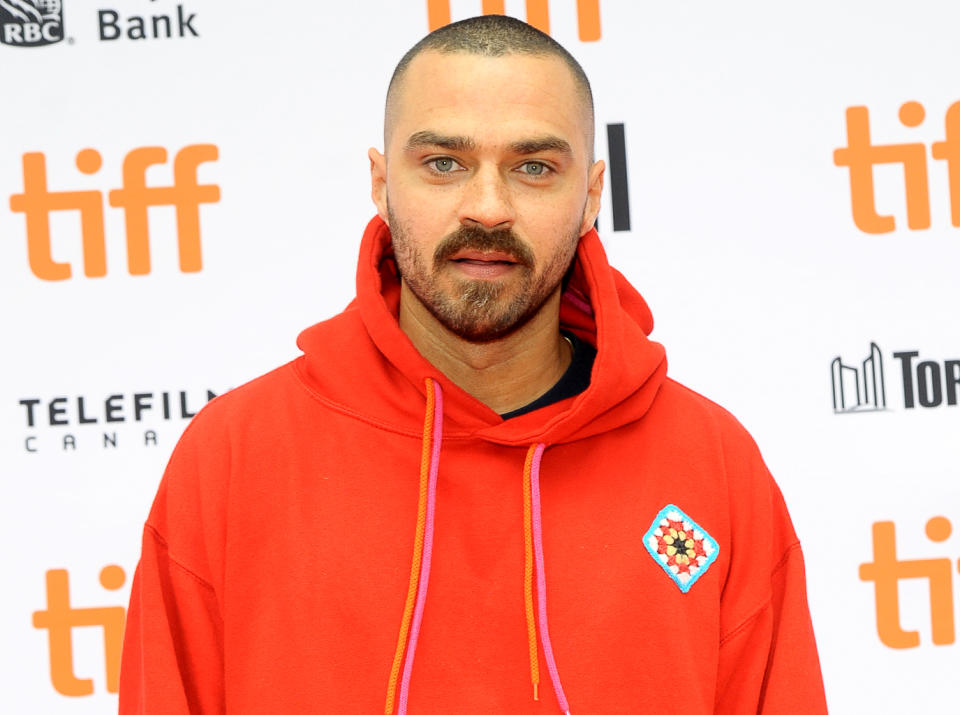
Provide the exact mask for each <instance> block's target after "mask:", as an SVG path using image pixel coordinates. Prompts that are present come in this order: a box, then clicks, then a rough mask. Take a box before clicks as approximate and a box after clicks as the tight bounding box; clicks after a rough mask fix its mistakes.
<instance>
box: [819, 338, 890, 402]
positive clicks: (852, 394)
mask: <svg viewBox="0 0 960 715" xmlns="http://www.w3.org/2000/svg"><path fill="white" fill-rule="evenodd" d="M830 376H831V379H832V383H833V411H834V412H835V413H837V414H840V413H845V412H877V411H879V410H885V409H887V391H886V388H885V387H884V381H883V355H881V353H880V348H879V347H878V346H877V344H876V343H874V342H871V343H870V354H869V355H868V356H867V357H866V358H865V359H864V361H863V362H862V363H860V365H859V367H852V366H850V365H844V363H843V360H842V359H841V358H840V356H839V355H838V356H837V357H835V358H834V359H833V361H832V362H831V363H830Z"/></svg>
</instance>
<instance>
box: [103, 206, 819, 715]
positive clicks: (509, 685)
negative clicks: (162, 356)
mask: <svg viewBox="0 0 960 715" xmlns="http://www.w3.org/2000/svg"><path fill="white" fill-rule="evenodd" d="M571 290H573V291H575V292H576V295H577V296H579V298H580V299H579V300H577V299H574V300H566V301H563V307H562V314H561V320H562V322H563V323H564V324H565V325H567V326H568V327H570V328H571V329H573V330H575V331H576V332H577V334H578V335H580V336H581V337H583V338H584V339H587V340H590V341H592V342H594V343H595V344H596V345H597V348H598V354H597V359H596V362H595V364H594V369H593V374H592V381H591V385H590V387H589V389H587V390H586V391H585V392H583V393H582V394H580V395H578V396H577V397H573V398H570V399H568V400H564V401H562V402H560V403H557V404H555V405H551V406H549V407H546V408H543V409H541V410H536V411H534V412H532V413H529V414H526V415H523V416H520V417H517V418H514V419H511V420H508V421H506V422H504V421H503V420H501V419H500V418H499V417H498V416H497V415H496V414H495V413H494V412H493V411H492V410H490V409H489V408H487V407H486V406H484V405H482V404H481V403H479V402H477V401H476V400H475V399H474V398H472V397H470V396H469V395H467V394H466V393H465V392H463V391H462V390H460V389H459V388H458V387H456V386H455V385H453V384H452V383H450V382H449V381H448V380H447V379H446V377H444V376H443V375H442V374H440V373H439V372H438V371H437V370H436V369H435V368H434V367H433V366H432V365H430V364H429V363H427V362H426V361H425V360H424V359H423V358H422V357H421V356H420V355H419V354H418V353H417V352H416V350H415V349H414V348H413V346H412V344H411V343H410V342H409V340H407V338H406V336H405V335H404V334H403V333H402V332H401V331H400V330H399V327H398V325H397V322H396V310H397V301H398V296H399V291H398V289H397V278H396V273H395V270H394V268H393V266H392V261H391V259H390V258H389V233H388V231H387V230H386V227H385V226H384V225H383V223H382V222H381V221H379V219H374V220H373V221H372V222H371V224H370V226H369V227H368V229H367V232H366V234H365V235H364V239H363V243H362V246H361V256H360V265H359V270H358V289H357V299H356V300H355V301H354V302H353V303H352V304H351V306H350V307H348V309H347V310H346V311H344V312H343V313H341V314H340V315H338V316H335V317H334V318H331V319H330V320H327V321H325V322H323V323H320V324H318V325H315V326H313V327H312V328H309V329H308V330H306V331H304V332H303V333H302V334H301V336H300V339H299V341H298V344H299V345H300V347H301V348H302V349H303V351H304V355H303V356H301V357H299V358H297V359H296V360H294V361H293V362H291V363H289V364H287V365H285V366H283V367H281V368H279V369H277V370H275V371H273V372H271V373H269V374H267V375H265V376H263V377H261V378H258V379H257V380H254V381H253V382H251V383H248V384H247V385H244V386H243V387H241V388H239V389H237V390H234V391H232V392H230V393H228V394H226V395H224V396H222V397H219V398H217V399H215V400H214V401H213V402H212V403H210V404H209V405H208V406H207V407H206V408H205V409H204V410H203V411H202V412H201V413H200V414H199V415H198V416H197V417H196V418H195V419H194V421H193V422H192V423H191V425H190V426H189V427H188V429H187V430H186V432H185V433H184V436H183V438H182V439H181V441H180V444H179V445H178V446H177V448H176V450H175V452H174V454H173V457H172V458H171V461H170V464H169V466H168V468H167V471H166V473H165V475H164V477H163V481H162V483H161V485H160V489H159V492H158V494H157V497H156V500H155V502H154V505H153V508H152V510H151V512H150V516H149V518H148V520H147V527H146V529H145V531H144V547H143V556H142V558H141V561H140V565H139V567H138V569H137V574H136V577H135V580H134V585H133V594H132V597H131V604H130V611H129V613H128V618H127V623H128V627H127V633H126V638H125V643H124V651H123V662H122V668H121V683H120V713H121V714H123V715H129V714H132V713H163V714H164V715H180V714H186V713H204V714H206V713H221V712H230V713H301V712H329V713H361V712H362V713H375V712H381V711H382V708H383V703H384V699H385V695H386V687H387V680H388V677H389V672H390V665H391V662H392V658H393V653H394V649H395V646H396V638H397V633H398V629H399V624H400V617H401V615H402V611H403V605H404V597H405V595H406V590H407V577H408V574H409V568H410V559H411V555H412V550H413V538H414V528H415V520H416V512H417V480H418V473H419V469H418V467H419V459H420V438H421V429H422V424H423V410H424V394H423V390H424V378H425V377H428V376H429V377H433V378H434V379H436V380H438V381H439V382H440V383H441V385H442V387H443V390H444V399H445V408H444V440H443V448H442V452H441V455H440V471H439V485H438V493H437V510H436V533H435V541H434V550H433V566H432V571H431V575H430V591H429V598H428V600H427V603H426V609H425V612H424V618H423V626H422V631H421V634H420V642H419V646H418V648H417V656H416V661H415V664H414V668H413V676H412V681H411V688H410V713H411V715H417V714H419V713H442V712H455V713H485V714H486V713H556V712H558V705H557V702H556V699H555V697H554V695H553V693H552V692H551V689H550V688H545V687H541V688H540V700H539V702H534V701H533V700H532V696H531V686H530V682H529V665H528V662H527V654H528V648H527V639H526V624H525V616H524V597H523V573H524V540H523V516H522V514H523V511H522V510H523V492H522V482H523V465H524V458H525V454H526V449H527V447H528V446H529V445H530V444H531V443H533V442H543V443H546V444H547V445H548V448H547V449H546V451H545V453H544V455H543V460H542V465H541V475H542V476H541V485H540V486H541V498H542V520H543V548H544V558H545V565H546V579H547V591H548V595H549V599H548V608H549V619H550V636H551V639H552V642H553V649H554V654H555V656H556V663H557V667H558V669H559V673H560V677H561V679H562V682H563V687H564V690H565V692H566V695H567V697H568V699H569V701H570V708H571V711H572V712H574V713H591V715H596V714H602V713H659V712H677V713H685V714H686V713H691V714H696V713H711V712H717V713H730V714H731V715H733V714H736V715H741V714H743V713H754V712H757V713H800V712H802V713H805V714H814V715H815V714H816V713H823V712H826V706H825V704H824V696H823V687H822V683H821V679H820V669H819V664H818V660H817V654H816V648H815V645H814V639H813V632H812V629H811V626H810V619H809V615H808V612H807V605H806V599H805V593H804V577H803V562H802V556H801V553H800V548H799V545H798V544H797V539H796V535H795V534H794V531H793V527H792V525H791V523H790V519H789V517H788V515H787V511H786V508H785V506H784V504H783V501H782V499H781V497H780V494H779V491H778V490H777V487H776V485H775V484H774V482H773V480H772V479H771V477H770V475H769V473H768V472H767V470H766V468H765V467H764V465H763V462H762V460H761V458H760V455H759V453H758V451H757V449H756V447H755V445H754V444H753V442H752V440H751V439H750V437H749V435H748V434H747V433H746V432H745V431H744V430H743V428H742V427H741V426H740V425H739V424H738V423H737V422H736V421H735V420H734V419H733V418H732V417H731V416H730V415H729V414H728V413H726V412H725V411H724V410H722V409H721V408H719V407H718V406H716V405H715V404H713V403H711V402H709V401H708V400H706V399H704V398H702V397H700V396H699V395H697V394H695V393H693V392H691V391H689V390H687V389H685V388H683V387H681V386H680V385H678V384H677V383H675V382H673V381H672V380H670V379H668V378H667V377H666V360H665V357H664V352H663V349H662V347H661V346H659V345H658V344H656V343H654V342H651V341H650V340H649V339H648V338H647V336H646V333H647V332H648V331H649V330H650V329H651V328H652V324H653V323H652V317H651V315H650V312H649V310H648V309H647V306H646V304H645V303H644V302H643V299H642V298H641V297H640V296H639V294H638V293H637V292H636V291H635V290H634V289H633V288H632V287H631V286H630V285H629V284H628V283H627V282H626V280H625V279H624V278H623V277H622V276H620V274H618V273H616V272H615V271H614V270H613V269H612V268H610V266H609V265H608V264H607V261H606V258H605V256H604V253H603V249H602V247H601V245H600V242H599V239H598V238H597V236H596V234H594V233H593V232H591V233H590V234H588V235H587V236H585V237H584V239H583V240H582V241H581V245H580V249H579V251H578V266H577V269H576V271H575V275H574V277H573V279H572V282H571ZM584 301H586V302H588V303H589V306H590V307H591V308H592V310H591V311H589V312H588V311H585V310H583V303H584ZM667 504H675V505H676V506H678V507H679V508H680V509H682V510H683V511H684V512H685V513H686V514H688V515H689V517H690V518H691V519H693V520H695V521H696V522H697V523H698V524H699V525H700V526H701V527H702V528H703V529H705V530H706V531H707V532H708V533H709V534H710V536H711V537H713V539H715V540H716V542H717V544H718V547H719V552H718V557H717V560H716V561H715V562H714V563H713V564H712V565H711V566H710V567H709V568H708V570H707V571H706V572H705V573H704V574H703V575H702V576H701V577H700V579H699V580H698V581H697V582H696V583H695V584H694V585H693V587H692V588H691V589H690V591H689V592H688V593H682V592H681V591H680V589H679V588H678V587H677V586H676V584H674V582H673V581H672V580H671V579H670V578H669V577H668V576H667V575H666V573H664V571H663V570H662V568H661V567H660V565H659V564H658V563H657V562H655V561H654V560H653V558H652V557H651V555H650V554H649V553H648V552H647V550H646V549H645V547H644V545H643V536H644V534H645V532H646V531H647V529H648V528H649V527H650V525H651V523H652V521H653V519H654V517H656V515H657V514H658V512H659V511H660V510H661V509H662V508H663V507H664V506H666V505H667ZM540 657H541V662H543V654H542V652H541V654H540Z"/></svg>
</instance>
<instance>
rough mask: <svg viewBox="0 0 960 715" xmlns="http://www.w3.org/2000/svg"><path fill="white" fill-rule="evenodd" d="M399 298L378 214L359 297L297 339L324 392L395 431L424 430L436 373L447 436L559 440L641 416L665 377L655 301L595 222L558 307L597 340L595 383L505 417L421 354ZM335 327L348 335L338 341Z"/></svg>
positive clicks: (363, 257)
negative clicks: (617, 260) (614, 260)
mask: <svg viewBox="0 0 960 715" xmlns="http://www.w3.org/2000/svg"><path fill="white" fill-rule="evenodd" d="M399 305H400V278H399V274H398V272H397V267H396V263H395V261H394V258H393V250H392V244H391V238H390V231H389V229H388V227H387V226H386V224H385V223H384V222H383V220H382V219H380V218H379V217H374V218H373V220H371V221H370V223H369V224H368V225H367V228H366V231H365V232H364V235H363V239H362V241H361V244H360V259H359V263H358V266H357V297H356V298H355V299H354V300H353V302H351V304H350V305H349V306H348V307H347V309H346V310H345V311H344V312H343V313H341V314H340V315H338V316H335V317H334V318H331V319H330V320H329V321H325V323H320V324H318V325H314V326H312V327H310V328H308V329H306V330H305V331H303V332H302V333H301V334H300V336H299V338H298V339H297V345H298V346H299V347H300V349H301V350H302V351H303V352H304V355H303V356H302V357H301V358H300V359H299V363H300V364H299V368H300V372H301V374H302V375H303V376H304V378H305V381H306V383H307V385H308V387H309V389H311V391H312V392H314V394H315V395H316V396H317V397H318V398H320V399H321V400H322V401H324V402H325V403H327V404H329V405H330V406H331V407H334V408H335V409H339V410H340V411H343V412H346V413H348V414H353V415H354V416H356V417H357V418H359V419H362V420H364V421H367V422H371V423H373V424H376V425H379V426H381V427H382V428H384V429H389V430H391V431H396V432H402V433H409V434H411V435H413V434H420V432H421V428H422V422H423V404H424V402H425V400H426V392H425V390H426V387H425V384H426V383H425V381H426V379H427V378H430V379H432V380H434V381H436V382H437V383H438V384H439V385H440V387H441V388H442V390H443V394H444V410H443V412H444V421H445V425H446V426H445V427H444V438H445V439H456V438H461V439H462V438H479V439H484V440H487V441H490V442H495V443H499V444H504V445H529V444H531V443H533V442H542V443H547V444H560V443H564V442H570V441H574V440H577V439H582V438H584V437H589V436H591V435H595V434H599V433H602V432H607V431H609V430H612V429H616V428H617V427H621V426H623V425H625V424H628V423H630V422H634V421H636V420H638V419H640V418H641V417H643V415H644V414H645V413H646V411H647V410H648V409H649V407H650V405H651V403H652V402H653V399H654V397H655V396H656V394H657V391H658V390H659V388H660V386H661V385H662V384H663V381H664V379H665V377H666V367H667V365H666V356H665V352H664V349H663V347H662V346H661V345H660V344H659V343H656V342H653V341H651V340H649V339H648V337H647V335H648V334H649V333H650V331H651V330H652V329H653V316H652V314H651V313H650V309H649V308H648V307H647V304H646V302H645V301H644V300H643V298H642V297H641V296H640V294H639V293H638V292H637V291H636V290H635V289H634V288H633V287H632V286H631V285H630V284H629V283H628V282H627V280H626V279H625V278H624V277H623V276H622V275H621V274H620V273H619V271H617V270H616V269H614V268H613V267H612V266H610V264H609V263H608V262H607V257H606V254H605V253H604V250H603V246H602V245H601V243H600V239H599V237H598V236H597V233H596V231H595V230H593V229H591V230H590V232H589V233H587V234H586V235H584V236H583V238H581V240H580V243H579V246H578V248H577V254H576V258H575V265H574V269H573V273H572V277H571V280H570V282H569V285H568V287H567V290H566V291H565V292H564V295H563V299H562V302H561V310H560V325H561V327H564V328H566V329H568V330H570V331H571V332H573V333H575V334H577V335H578V336H579V337H580V338H582V339H584V340H586V341H588V342H590V343H592V344H593V345H595V346H596V348H597V357H596V360H595V361H594V365H593V371H592V373H591V379H590V386H589V388H587V390H585V391H584V392H582V393H581V394H579V395H577V396H576V397H572V398H568V399H566V400H562V401H560V402H558V403H555V404H553V405H549V406H547V407H544V408H541V409H539V410H534V411H533V412H529V413H527V414H524V415H520V416H518V417H514V418H512V419H509V420H503V419H502V418H501V417H500V416H499V415H498V414H497V413H496V412H494V411H493V410H491V409H490V408H489V407H487V406H486V405H484V404H483V403H482V402H480V401H479V400H477V399H476V398H474V397H473V396H471V395H469V394H468V393H466V392H465V391H463V390H462V389H460V388H459V387H457V386H456V385H455V384H454V383H452V382H451V381H450V380H448V379H447V377H446V376H445V375H443V373H441V372H440V371H439V370H437V369H436V368H435V367H434V366H433V365H431V364H430V363H429V362H427V360H426V359H424V358H423V357H422V356H421V355H420V353H419V352H418V351H417V350H416V348H415V347H414V346H413V343H411V342H410V340H409V339H408V338H407V336H406V334H405V333H404V332H403V331H402V330H401V329H400V326H399V323H398V318H397V316H398V314H399ZM331 323H338V324H339V325H336V326H334V325H330V324H331ZM333 327H335V328H336V329H335V330H333V331H332V332H331V331H330V330H329V328H333ZM331 335H336V336H337V337H338V338H342V339H338V340H337V341H336V342H331V340H330V336H331ZM344 356H349V360H346V361H344V360H343V357H344ZM332 365H335V366H336V369H335V370H331V369H330V366H332Z"/></svg>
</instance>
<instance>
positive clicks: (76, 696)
mask: <svg viewBox="0 0 960 715" xmlns="http://www.w3.org/2000/svg"><path fill="white" fill-rule="evenodd" d="M481 12H486V13H494V12H506V13H507V14H510V15H514V16H516V17H519V18H521V19H526V20H527V21H529V22H531V23H532V24H534V25H536V26H538V27H540V28H541V29H543V30H545V31H547V32H549V33H550V34H552V35H553V36H554V37H555V38H557V39H558V40H559V41H560V42H561V43H563V44H564V45H565V46H566V47H567V48H569V49H570V50H571V52H572V53H573V54H574V55H575V56H576V57H577V58H578V59H579V60H580V61H581V62H582V64H583V65H584V67H585V69H586V71H587V74H588V75H589V76H590V78H591V80H592V82H593V86H594V91H595V94H596V104H597V147H596V149H597V155H598V156H599V157H601V158H603V159H604V160H605V161H606V162H607V166H608V172H607V186H606V192H605V198H604V208H603V212H602V213H601V215H600V218H599V229H600V233H601V236H602V238H603V240H604V243H605V245H606V247H607V250H608V252H609V253H610V255H611V259H612V261H613V262H614V264H615V265H617V266H619V267H620V269H621V270H622V271H623V272H624V273H625V274H626V275H627V276H628V277H629V278H630V279H631V281H632V282H633V283H634V284H635V285H636V286H637V287H638V288H639V289H640V290H641V292H642V293H643V294H644V295H645V296H646V298H647V300H648V302H649V303H650V305H651V307H652V309H653V312H654V315H655V317H656V321H657V327H656V330H655V331H654V334H653V336H654V337H655V338H656V339H658V340H660V341H661V342H663V343H664V344H665V345H666V347H667V354H668V357H669V359H670V365H671V373H672V374H673V376H674V377H675V378H677V379H679V380H680V381H682V382H684V383H686V384H688V385H689V386H691V387H693V388H694V389H696V390H698V391H700V392H702V393H704V394H706V395H707V396H709V397H711V398H712V399H714V400H716V401H718V402H720V403H721V404H723V405H725V406H726V407H728V408H729V409H730V410H731V411H732V412H733V413H734V414H735V415H737V416H738V417H739V418H740V420H741V421H742V422H743V423H744V424H745V425H746V426H747V428H748V429H750V431H751V432H752V433H753V435H754V436H755V437H756V439H757V441H758V442H759V444H760V446H761V449H762V450H763V453H764V456H765V458H766V460H767V462H768V464H769V466H770V467H771V469H772V471H773V473H774V475H775V476H776V477H777V479H778V481H779V483H780V485H781V486H782V488H783V491H784V493H785V495H786V497H787V501H788V504H789V505H790V508H791V512H792V514H793V517H794V521H795V523H796V527H797V530H798V532H799V534H800V536H801V539H802V541H803V543H804V548H805V553H806V558H807V564H808V588H809V596H810V604H811V611H812V615H813V620H814V626H815V628H816V632H817V637H818V642H819V645H820V653H821V658H822V663H823V670H824V678H825V681H826V687H827V696H828V702H829V704H830V708H831V711H832V712H835V713H870V714H874V713H891V714H900V713H912V712H916V711H917V710H918V709H919V708H932V709H936V711H938V712H960V698H958V696H957V691H956V687H955V682H956V678H957V674H958V673H960V645H958V644H957V642H956V637H957V634H956V631H957V613H958V610H960V593H958V588H957V585H958V583H960V574H958V562H960V533H958V532H960V479H958V477H960V466H958V465H960V405H958V401H960V82H958V81H957V75H956V69H957V67H958V66H960V45H958V43H957V41H956V27H957V26H958V23H960V7H958V6H957V5H956V4H955V3H950V2H945V1H941V2H932V1H930V0H917V1H916V2H913V3H909V4H904V3H900V2H896V3H895V2H887V1H885V0H882V1H880V2H877V1H876V0H873V1H871V2H865V1H864V0H848V1H846V2H828V1H827V0H815V1H814V2H812V3H807V4H805V5H803V6H802V7H800V6H797V7H793V6H786V5H776V4H770V3H766V2H760V1H759V0H753V1H749V2H732V3H717V2H708V1H707V0H685V1H684V2H653V1H652V0H578V1H575V0H527V1H526V2H522V1H512V0H507V1H506V2H504V1H503V0H501V1H500V2H497V1H495V0H484V1H483V2H481V1H480V0H452V1H451V0H429V1H428V0H404V1H397V0H376V1H375V0H360V1H358V2H349V3H348V2H324V3H300V4H289V3H286V4H280V5H270V4H265V3H254V2H245V1H242V0H241V1H238V2H231V3H223V2H219V3H216V2H210V1H209V0H183V2H175V1H174V0H125V2H123V3H119V2H116V3H113V4H110V3H109V2H107V0H0V71H2V94H3V109H2V111H0V300H2V306H3V308H2V311H0V320H2V322H0V330H2V335H3V350H2V355H3V376H2V379H0V427H2V431H0V465H2V480H0V489H2V498H0V537H2V540H3V544H4V547H3V549H2V550H0V559H2V573H3V574H4V578H3V589H2V594H0V603H2V606H3V608H2V612H0V619H2V621H0V622H2V640H3V648H2V649H0V658H2V660H0V685H2V693H0V710H2V711H3V712H11V713H13V712H16V713H50V714H61V713H62V714H64V715H81V714H85V713H109V712H113V711H115V709H116V702H117V695H116V691H117V680H118V666H119V654H120V647H121V643H122V634H123V626H124V618H125V613H126V610H125V609H126V604H127V600H128V597H129V588H130V581H131V579H132V576H133V570H134V568H135V566H136V562H137V558H138V555H139V543H140V533H141V527H142V523H143V520H144V518H145V516H146V513H147V510H148V508H149V505H150V502H151V500H152V498H153V495H154V492H155V490H156V488H157V485H158V483H159V479H160V476H161V473H162V470H163V466H164V464H165V462H166V459H167V458H168V456H169V454H170V452H171V450H172V448H173V446H174V444H175V442H176V440H177V438H178V437H179V435H180V433H181V432H182V431H183V429H184V427H185V426H186V424H187V423H188V421H189V420H190V418H191V417H192V416H193V415H194V414H195V413H196V412H197V411H198V410H199V409H200V408H201V407H202V406H203V405H204V404H205V403H206V402H207V401H208V400H209V399H211V398H212V397H213V396H215V395H218V394H221V393H223V392H225V391H226V390H229V389H230V388H232V387H235V386H237V385H239V384H242V383H243V382H245V381H247V380H249V379H250V378H252V377H254V376H256V375H258V374H260V373H262V372H265V371H267V370H269V369H271V368H272V367H274V366H276V365H278V364H280V363H282V362H285V361H287V360H289V359H291V358H292V357H294V356H295V355H297V354H298V351H297V349H296V347H295V345H294V339H295V337H296V335H297V333H298V332H299V330H300V329H302V328H304V327H306V326H308V325H310V324H312V323H314V322H317V321H319V320H322V319H324V318H326V317H329V316H330V315H332V314H333V313H335V312H337V311H339V310H340V309H341V308H342V307H343V306H345V305H346V303H347V302H348V301H349V300H350V298H351V297H352V294H353V280H354V278H353V276H354V270H355V262H356V251H357V247H358V245H359V240H360V234H361V231H362V229H363V227H364V225H365V224H366V222H367V221H368V219H369V218H370V217H371V216H372V215H373V212H374V209H373V206H372V204H371V202H370V200H369V179H368V162H367V159H366V156H365V152H366V150H367V148H368V147H369V146H378V147H381V146H382V139H381V132H382V108H383V99H384V93H385V90H386V86H387V81H388V79H389V76H390V73H391V71H392V69H393V66H394V64H395V63H396V61H397V60H398V59H399V57H400V56H401V54H402V53H403V52H404V51H405V50H406V49H407V48H409V47H410V46H411V45H412V44H413V43H414V42H415V41H416V40H417V39H419V38H420V37H421V36H422V35H424V34H425V33H426V32H427V31H429V30H430V29H432V28H433V27H437V26H440V25H442V24H444V23H447V22H450V21H451V20H458V19H462V18H464V17H468V16H470V15H474V14H478V13H481ZM798 712H799V711H798Z"/></svg>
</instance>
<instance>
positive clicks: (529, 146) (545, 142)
mask: <svg viewBox="0 0 960 715" xmlns="http://www.w3.org/2000/svg"><path fill="white" fill-rule="evenodd" d="M508 148H509V149H510V151H511V152H513V153H514V154H524V155H526V154H539V153H540V152H544V151H557V152H560V153H561V154H567V155H570V154H573V149H571V148H570V143H569V142H568V141H566V140H565V139H561V138H560V137H556V136H552V135H547V136H542V137H534V138H532V139H521V140H520V141H516V142H513V143H511V144H510V145H509V146H508Z"/></svg>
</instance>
